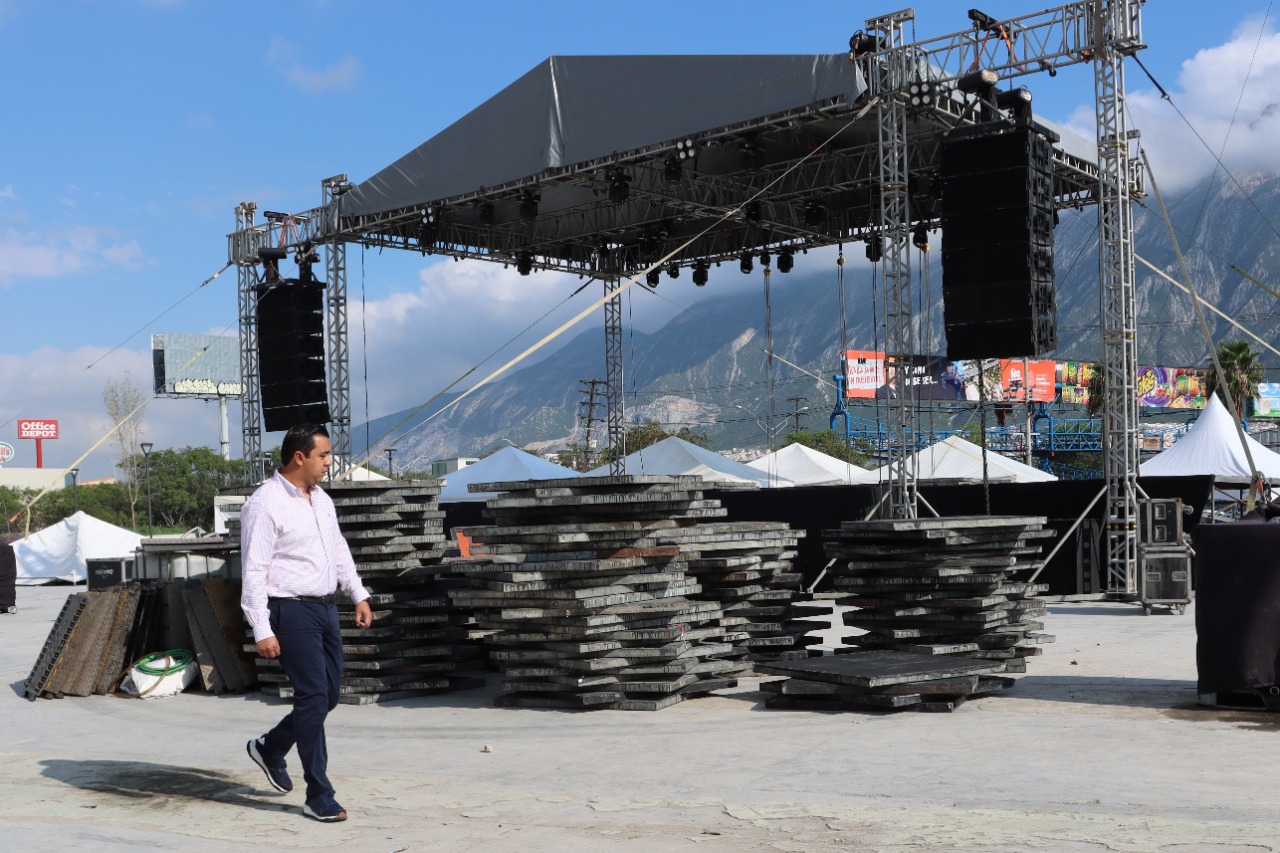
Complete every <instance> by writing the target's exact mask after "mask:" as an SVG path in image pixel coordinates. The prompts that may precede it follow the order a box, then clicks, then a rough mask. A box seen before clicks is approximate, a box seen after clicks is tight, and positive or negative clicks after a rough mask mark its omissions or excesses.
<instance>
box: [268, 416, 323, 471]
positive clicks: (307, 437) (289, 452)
mask: <svg viewBox="0 0 1280 853" xmlns="http://www.w3.org/2000/svg"><path fill="white" fill-rule="evenodd" d="M317 435H323V436H324V437H325V438H328V437H329V431H328V430H327V429H325V428H324V425H323V424H297V425H296V426H291V427H289V431H288V432H286V433H285V434H284V441H282V442H280V464H281V465H288V464H289V463H290V462H292V461H293V454H295V453H298V452H301V453H302V455H303V456H310V455H311V451H313V450H315V449H316V436H317Z"/></svg>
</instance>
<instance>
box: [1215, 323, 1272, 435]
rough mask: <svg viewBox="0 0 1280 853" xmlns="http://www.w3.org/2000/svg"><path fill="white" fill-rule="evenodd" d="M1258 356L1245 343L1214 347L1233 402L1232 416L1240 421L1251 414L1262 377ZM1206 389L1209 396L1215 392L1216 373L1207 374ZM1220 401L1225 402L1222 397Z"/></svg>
mask: <svg viewBox="0 0 1280 853" xmlns="http://www.w3.org/2000/svg"><path fill="white" fill-rule="evenodd" d="M1259 355H1260V351H1258V350H1254V349H1252V348H1251V347H1250V346H1249V343H1248V342H1247V341H1241V340H1235V341H1223V342H1222V343H1220V344H1218V363H1219V364H1221V365H1222V373H1223V375H1224V376H1225V377H1226V383H1227V390H1228V391H1230V392H1231V399H1233V400H1235V401H1236V406H1237V411H1236V417H1238V418H1240V419H1241V420H1244V419H1246V418H1248V417H1249V416H1250V415H1252V414H1253V401H1254V399H1255V398H1256V397H1257V396H1258V383H1259V382H1261V381H1262V378H1263V367H1262V361H1261V360H1260V359H1259V358H1258V356H1259ZM1208 388H1209V393H1214V392H1215V391H1217V390H1218V376H1217V373H1216V372H1215V373H1213V374H1210V376H1209V383H1208ZM1218 396H1222V395H1221V394H1219V395H1218ZM1222 402H1224V403H1225V402H1226V398H1225V397H1224V398H1223V400H1222Z"/></svg>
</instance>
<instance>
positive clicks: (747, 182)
mask: <svg viewBox="0 0 1280 853" xmlns="http://www.w3.org/2000/svg"><path fill="white" fill-rule="evenodd" d="M866 91H867V86H866V83H865V81H864V80H863V78H862V74H861V72H860V71H859V68H858V67H857V66H856V65H854V64H853V63H851V62H850V61H849V58H848V56H847V55H846V54H839V55H817V56H811V55H799V56H597V57H551V58H549V59H547V60H546V61H544V62H543V63H541V64H540V65H538V66H537V67H536V68H534V69H533V70H532V71H530V72H529V73H527V74H525V75H524V76H523V77H521V78H520V79H518V80H517V81H515V82H514V83H512V84H511V85H510V86H508V87H507V88H506V89H504V90H502V91H501V92H499V93H498V94H497V95H495V96H494V97H492V98H490V99H489V100H488V101H486V102H485V103H483V104H481V105H480V106H479V107H477V108H476V109H474V110H473V111H472V112H471V113H469V114H468V115H466V116H465V117H463V118H462V119H460V120H458V121H457V122H455V123H454V124H453V125H451V126H450V127H448V128H446V129H445V130H443V131H441V132H440V133H439V134H437V135H436V136H435V137H433V138H431V139H429V140H428V141H426V142H424V143H423V144H422V145H420V146H418V147H417V148H415V149H414V150H413V151H411V152H409V153H408V154H406V155H405V156H403V157H401V158H400V159H399V160H397V161H396V162H395V163H393V164H391V165H390V166H388V167H386V168H385V169H383V170H381V171H380V172H378V173H377V174H375V175H373V176H372V177H371V178H369V179H368V180H366V181H364V182H362V183H360V184H357V185H355V186H353V187H351V188H350V189H349V190H348V191H347V192H346V193H345V194H343V195H341V196H340V197H339V199H338V209H337V211H336V214H337V217H338V230H339V231H340V233H341V235H342V236H341V238H342V239H348V240H355V241H359V242H361V243H365V244H368V245H375V246H388V247H395V248H403V249H412V250H415V251H420V252H423V253H430V254H442V255H452V256H455V257H478V258H484V259H487V260H494V261H501V262H509V263H513V264H516V265H517V266H518V267H520V268H521V269H522V271H528V270H529V269H534V268H543V269H561V270H567V271H570V272H578V273H584V274H589V275H596V276H602V277H607V276H614V275H620V274H626V273H633V272H635V271H636V270H639V269H643V268H644V267H645V266H648V265H650V264H651V263H653V262H654V261H656V260H658V259H659V258H661V257H663V256H664V255H666V254H668V253H669V252H671V251H673V250H675V249H677V248H678V247H679V246H680V245H682V244H683V243H684V242H685V241H686V240H688V239H689V238H690V237H693V236H694V235H697V234H700V233H701V232H702V231H704V230H706V229H707V228H708V227H709V226H712V225H714V224H715V223H717V222H719V221H720V220H721V219H722V218H723V217H724V216H725V215H726V214H732V215H731V216H730V218H729V219H728V220H726V221H724V222H722V223H721V224H719V225H718V226H717V227H715V228H712V229H711V230H709V231H708V232H707V233H706V234H703V235H702V236H701V237H699V238H698V239H697V240H696V241H695V242H694V243H693V244H692V245H690V246H688V247H687V248H685V249H684V250H682V251H680V252H679V254H677V255H676V256H675V257H674V258H673V259H672V261H671V263H674V264H677V265H682V266H689V265H692V264H694V263H697V262H716V261H721V260H726V259H731V258H735V257H737V256H738V255H739V254H742V253H744V252H755V251H760V250H764V249H770V250H772V251H774V252H786V251H798V250H802V249H805V248H810V247H814V246H820V245H829V244H833V243H836V242H839V241H849V240H854V239H863V238H869V237H870V236H871V235H873V234H875V233H877V232H878V230H879V229H878V227H877V225H876V221H877V219H878V216H879V195H878V186H879V180H878V175H879V172H878V158H877V151H878V140H879V125H878V121H877V114H876V109H875V107H874V105H870V104H868V101H867V98H866ZM938 103H939V104H940V105H941V107H939V106H935V107H932V108H931V107H927V106H926V107H923V108H919V109H912V110H911V111H910V113H909V118H908V138H909V151H910V157H911V159H910V166H909V171H910V184H909V191H910V195H911V210H912V219H913V220H914V221H917V222H923V223H932V222H936V211H937V198H936V189H937V187H938V184H939V181H938V180H937V169H938V164H939V152H938V149H939V145H940V143H941V140H942V138H943V136H944V135H945V134H946V132H947V131H949V130H950V129H951V128H952V127H955V126H957V125H960V124H973V123H975V122H977V121H978V120H979V118H978V116H979V110H978V106H977V104H976V101H974V100H973V98H972V96H967V95H963V94H961V93H959V92H950V93H942V96H941V97H940V98H939V99H938ZM987 117H988V118H989V115H988V116H987ZM1068 143H1069V147H1070V148H1072V149H1073V150H1071V151H1064V150H1062V147H1061V146H1059V147H1058V150H1057V151H1056V152H1055V160H1056V162H1057V171H1056V177H1055V193H1056V195H1057V196H1058V203H1059V204H1060V205H1072V204H1083V203H1088V202H1090V201H1091V199H1092V192H1093V189H1094V187H1095V186H1096V168H1095V167H1094V165H1093V162H1092V161H1093V160H1094V159H1095V158H1094V156H1093V151H1092V150H1091V148H1092V146H1091V145H1089V144H1087V143H1084V142H1083V140H1079V139H1078V138H1075V139H1068ZM331 213H333V212H331Z"/></svg>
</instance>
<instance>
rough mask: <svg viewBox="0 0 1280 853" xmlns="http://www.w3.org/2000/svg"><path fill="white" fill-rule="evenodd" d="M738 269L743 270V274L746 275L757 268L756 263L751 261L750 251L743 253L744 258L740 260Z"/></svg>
mask: <svg viewBox="0 0 1280 853" xmlns="http://www.w3.org/2000/svg"><path fill="white" fill-rule="evenodd" d="M738 269H740V270H742V273H743V275H746V274H748V273H750V272H751V270H753V269H755V265H754V264H753V263H752V262H751V253H750V252H743V253H742V258H741V259H740V260H739V261H738Z"/></svg>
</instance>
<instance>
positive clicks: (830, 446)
mask: <svg viewBox="0 0 1280 853" xmlns="http://www.w3.org/2000/svg"><path fill="white" fill-rule="evenodd" d="M789 444H803V445H804V446H805V447H808V448H810V449H812V450H816V451H818V452H819V453H825V454H827V455H828V456H834V457H835V458H836V459H839V460H842V461H844V462H849V463H852V464H854V465H858V466H860V467H864V466H865V465H866V463H867V455H866V454H865V453H859V452H858V451H857V450H855V449H854V448H852V447H850V446H849V445H848V443H847V442H845V439H844V436H842V435H840V434H839V433H837V432H835V431H834V430H824V431H822V432H792V433H788V434H787V435H786V436H784V437H783V439H782V446H783V447H786V446H787V445H789Z"/></svg>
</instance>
